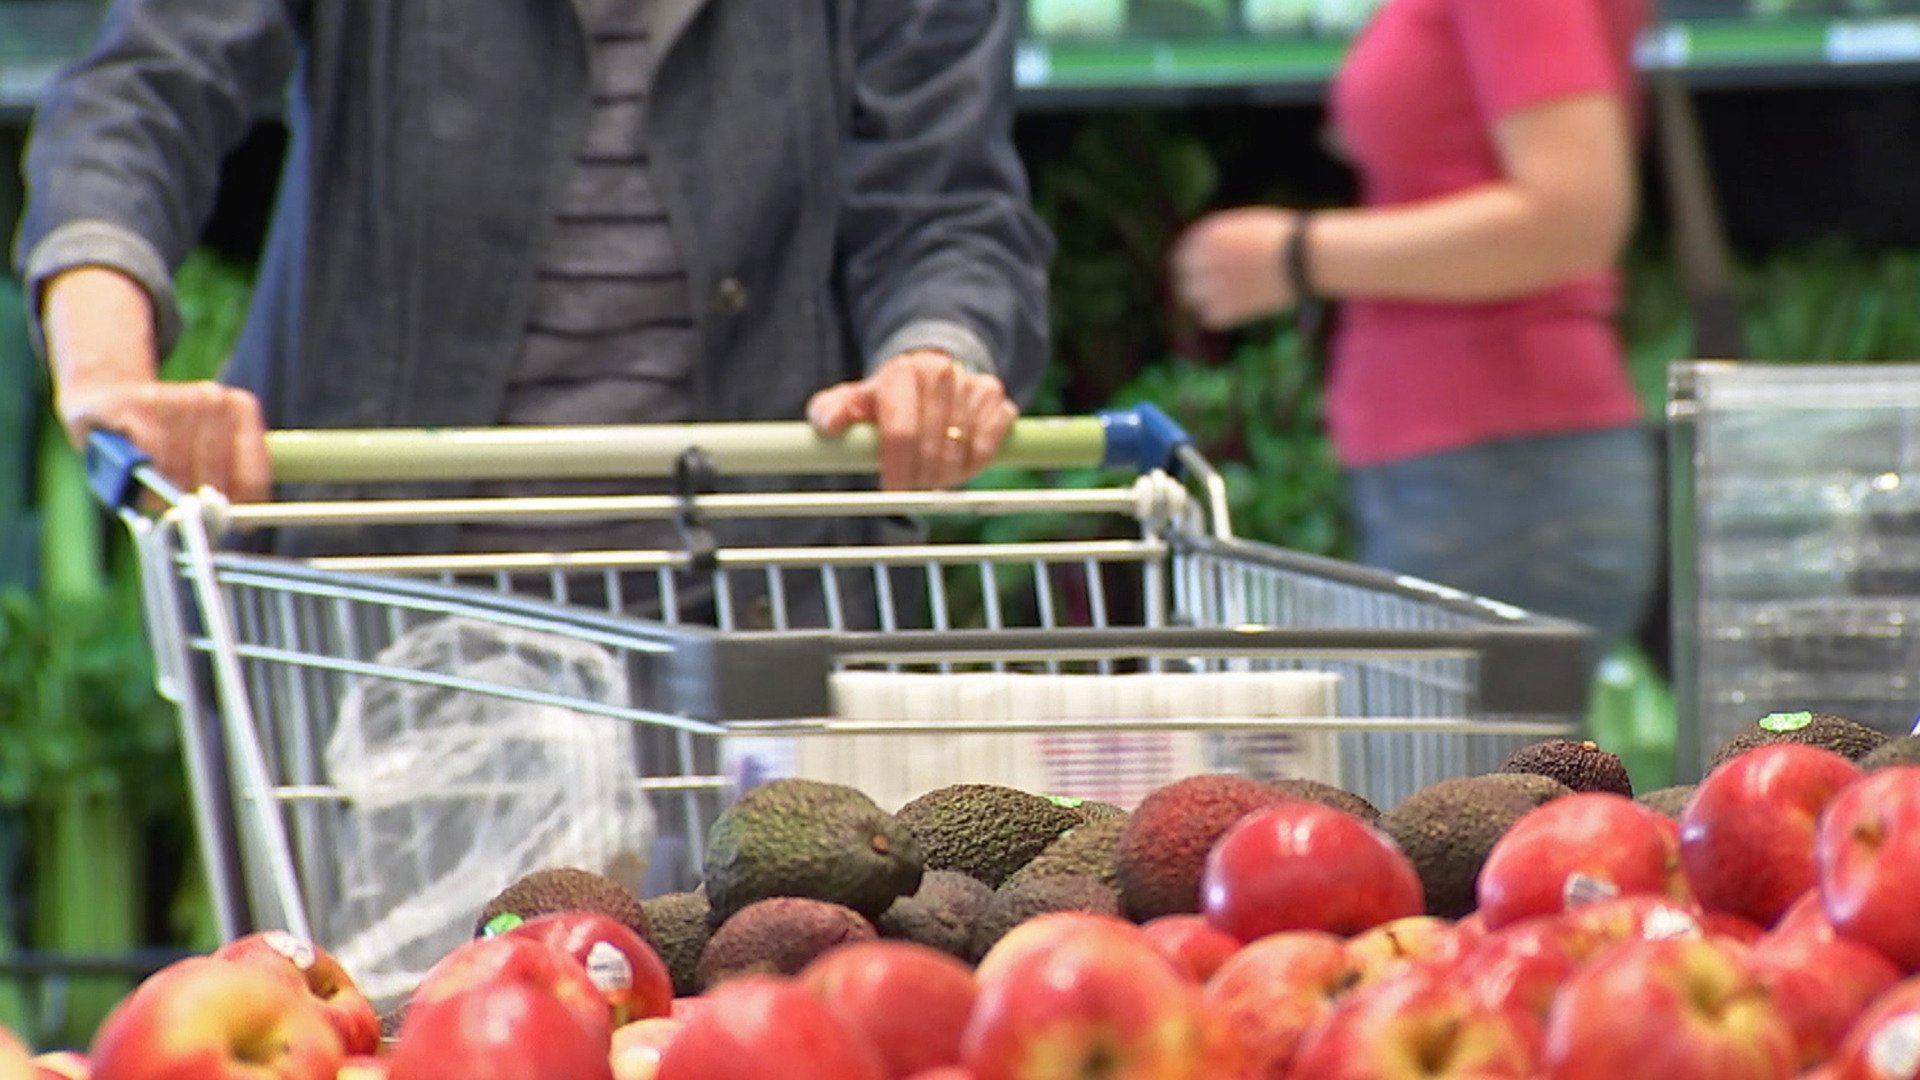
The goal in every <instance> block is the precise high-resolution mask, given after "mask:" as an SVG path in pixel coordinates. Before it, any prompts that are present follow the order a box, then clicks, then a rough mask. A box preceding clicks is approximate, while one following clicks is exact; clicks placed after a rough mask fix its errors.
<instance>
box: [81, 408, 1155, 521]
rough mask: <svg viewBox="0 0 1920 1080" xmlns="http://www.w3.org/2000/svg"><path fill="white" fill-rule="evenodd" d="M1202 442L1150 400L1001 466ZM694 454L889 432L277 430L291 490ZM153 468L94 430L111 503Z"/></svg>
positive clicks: (1005, 454) (749, 457) (790, 425)
mask: <svg viewBox="0 0 1920 1080" xmlns="http://www.w3.org/2000/svg"><path fill="white" fill-rule="evenodd" d="M1191 442H1192V439H1191V438H1189V437H1188V435H1187V433H1186V432H1185V431H1184V430H1182V429H1181V427H1180V425H1179V424H1177V423H1175V422H1174V421H1173V419H1172V418H1171V417H1169V416H1167V414H1166V413H1164V412H1162V411H1161V410H1160V409H1158V408H1157V407H1155V406H1153V405H1151V404H1144V403H1143V404H1139V405H1134V406H1131V407H1129V408H1125V409H1111V410H1106V411H1103V412H1099V413H1095V414H1094V415H1092V416H1071V417H1023V418H1022V419H1019V420H1016V421H1015V422H1014V424H1013V427H1012V429H1011V430H1010V431H1009V432H1008V434H1007V438H1006V441H1005V442H1004V443H1002V444H1001V447H1000V452H999V453H998V454H997V455H995V457H994V464H996V465H1003V466H1011V467H1017V468H1030V469H1068V468H1088V467H1093V466H1101V467H1104V468H1113V469H1131V470H1133V471H1135V472H1138V473H1148V472H1152V471H1154V470H1156V469H1167V470H1172V469H1173V468H1174V465H1175V460H1176V455H1177V454H1178V451H1179V450H1180V448H1181V447H1183V446H1187V445H1189V444H1190V443H1191ZM694 448H698V449H700V450H702V451H704V452H705V453H706V455H707V456H708V458H709V459H711V461H712V463H713V468H714V471H716V472H718V473H720V474H722V475H733V476H808V475H833V474H838V475H849V474H865V473H873V472H877V471H878V470H879V467H880V439H879V433H878V431H877V430H876V429H875V428H874V426H873V425H871V424H856V425H854V426H853V427H852V428H850V429H848V431H847V432H846V433H845V434H844V435H842V436H840V437H839V438H834V439H828V438H823V437H821V436H820V435H818V434H816V433H815V432H814V430H813V428H812V427H810V426H809V425H807V424H806V423H803V422H800V421H773V422H729V423H699V424H614V425H576V426H561V427H534V426H508V427H492V428H392V429H387V428H368V429H329V430H281V431H271V432H268V433H267V452H268V454H269V455H270V457H271V459H272V461H273V476H274V479H275V480H276V481H284V482H288V483H334V484H351V483H431V482H446V481H477V480H529V479H542V480H576V479H592V478H609V477H625V478H634V477H667V476H671V475H673V471H674V467H675V465H676V463H677V462H679V461H680V460H681V459H682V457H683V456H684V455H685V454H686V452H687V451H688V450H690V449H694ZM150 465H151V459H149V458H148V457H147V455H146V454H145V453H143V452H142V451H141V450H140V449H139V448H138V447H137V446H135V445H134V444H133V443H132V441H131V440H129V439H127V438H126V437H125V436H123V435H120V434H118V433H116V432H111V431H95V432H94V433H93V434H92V435H90V436H89V437H88V439H87V472H88V476H89V479H90V481H91V483H92V485H93V489H94V493H95V494H96V495H97V496H98V497H99V498H100V500H101V501H102V502H103V503H105V504H107V505H108V506H111V507H115V508H122V509H124V508H126V507H127V506H129V505H130V504H131V503H132V501H133V499H134V498H135V497H137V496H138V494H139V492H140V489H141V488H142V487H143V486H145V487H151V486H152V484H151V481H153V480H157V479H158V477H157V476H154V475H153V472H152V469H151V468H150ZM143 472H144V473H145V475H144V476H143V475H142V473H143Z"/></svg>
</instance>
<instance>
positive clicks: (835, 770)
mask: <svg viewBox="0 0 1920 1080" xmlns="http://www.w3.org/2000/svg"><path fill="white" fill-rule="evenodd" d="M269 438H270V449H271V450H272V452H273V456H274V462H275V471H276V477H277V478H278V479H279V480H282V481H288V482H293V483H301V484H306V483H315V482H319V481H322V480H325V481H330V482H335V483H338V484H341V485H346V486H345V487H343V488H342V489H340V490H343V491H345V492H346V493H347V494H349V495H350V496H354V497H347V498H325V499H310V500H304V501H298V502H292V501H284V502H278V503H274V504H266V505H229V504H228V503H226V501H225V500H223V499H221V498H220V497H219V496H218V494H217V493H213V492H199V493H188V492H181V491H177V490H173V489H171V488H170V487H169V486H168V485H167V484H166V483H165V482H164V481H163V480H161V479H160V478H159V477H158V476H157V475H156V474H155V473H154V472H153V471H152V470H151V469H149V468H147V467H146V465H145V463H144V462H143V461H142V460H141V459H140V458H139V457H138V455H137V454H136V453H134V452H133V451H132V450H131V448H130V447H129V446H128V445H127V444H125V443H124V441H122V440H118V439H116V438H114V437H111V436H107V437H103V438H97V439H96V440H95V442H94V444H93V446H91V447H90V448H89V449H90V465H91V466H92V468H93V472H94V476H95V480H96V487H97V489H98V490H99V492H100V494H101V497H102V498H103V499H104V500H106V501H107V502H109V503H110V504H112V505H114V506H116V507H120V508H121V516H122V517H123V519H124V520H125V521H126V522H127V523H128V525H129V527H130V528H131V529H132V530H133V533H134V536H135V537H136V540H137V543H138V546H139V550H140V553H141V564H142V566H143V569H144V575H143V577H144V585H145V606H146V613H147V619H148V630H149V635H150V638H151V642H152V645H153V649H154V654H155V658H156V662H157V667H158V672H159V682H160V686H161V689H162V691H163V693H164V694H165V695H166V696H167V697H169V698H170V699H171V700H172V701H174V702H176V703H178V705H179V708H180V722H181V728H180V730H181V734H182V741H183V750H184V756H185V762H186V767H187V770H188V774H189V779H190V781H191V785H190V786H191V790H192V793H193V798H194V800H195V807H194V809H195V820H196V824H197V828H198V831H199V836H198V840H199V842H200V847H201V849H202V852H203V854H204V857H205V859H206V861H207V864H208V870H209V874H210V878H211V884H212V891H213V896H214V900H215V907H216V910H217V914H218V917H219V921H220V924H221V927H222V929H223V930H224V931H225V932H226V933H228V934H229V935H232V934H238V933H241V932H245V931H247V930H250V929H255V928H264V927H270V926H271V927H283V928H286V929H289V930H292V931H293V932H295V933H299V934H303V935H305V936H308V937H311V938H313V939H315V940H318V941H321V942H324V943H326V944H327V945H328V947H329V948H331V949H333V950H334V951H335V952H336V953H338V954H340V956H341V959H342V961H343V962H344V963H346V964H347V967H348V970H349V971H351V972H352V973H353V974H354V976H355V977H356V979H357V980H359V981H360V982H361V983H362V984H363V985H364V986H365V987H366V988H367V989H368V991H369V993H370V994H371V995H372V996H375V997H376V998H377V999H378V998H380V997H382V996H383V995H385V996H391V995H394V994H398V993H403V992H404V991H405V990H406V989H407V988H408V987H410V986H411V984H412V983H411V980H413V979H414V978H417V976H418V974H419V973H420V972H421V971H423V970H424V968H425V966H426V965H429V964H430V963H431V962H432V961H433V960H434V959H436V958H437V957H438V956H439V955H441V954H443V953H444V951H445V949H446V948H448V947H450V946H451V944H452V943H455V942H457V941H458V940H460V939H462V938H464V937H466V936H468V935H469V934H470V933H471V932H472V919H473V917H474V915H475V914H477V912H478V910H479V908H480V906H481V904H482V902H483V901H484V900H485V899H486V898H487V897H488V896H490V895H492V894H493V893H495V892H497V891H498V890H499V889H500V888H502V887H504V885H505V884H506V883H507V882H509V881H511V880H512V879H513V878H514V877H517V876H518V875H519V874H520V873H522V872H525V871H526V870H527V869H528V868H530V867H533V866H537V865H553V864H559V863H565V864H572V865H585V866H590V867H592V868H594V869H597V870H599V871H601V872H603V873H607V874H609V875H610V876H615V877H616V878H618V879H620V880H622V881H624V882H626V883H627V884H629V885H631V886H632V887H633V888H635V889H636V890H639V891H643V892H650V893H651V892H661V891H667V890H671V889H676V888H688V887H691V886H692V884H693V883H694V882H696V881H697V880H698V874H699V862H700V856H701V851H702V847H703V839H704V831H703V830H704V828H705V826H706V825H707V824H708V823H709V822H710V821H711V820H712V818H713V816H714V815H715V814H717V813H718V811H719V810H720V808H721V807H722V806H723V805H724V803H725V801H726V800H727V799H728V798H730V797H731V796H732V795H733V794H735V793H737V791H739V790H740V789H741V788H742V787H743V786H745V785H748V784H751V783H753V782H755V781H756V780H757V779H760V778H764V777H767V776H776V775H802V776H809V777H813V778H817V779H828V780H836V781H841V782H846V783H850V784H853V785H854V786H857V787H860V788H861V789H862V790H864V791H867V792H868V793H869V794H871V795H873V796H874V797H875V799H876V800H877V801H879V802H881V804H882V805H885V806H889V808H892V807H893V806H897V805H898V804H899V803H900V802H901V801H903V800H904V799H906V798H910V797H912V796H913V795H915V794H918V793H920V792H922V791H925V790H928V789H930V788H932V787H935V786H939V785H940V784H944V783H954V782H995V783H1009V784H1013V785H1015V786H1022V787H1025V788H1027V789H1029V790H1036V791H1041V792H1045V793H1048V794H1053V795H1059V796H1070V797H1079V798H1096V799H1101V800H1103V801H1109V802H1115V803H1120V804H1123V805H1125V804H1128V803H1130V802H1131V801H1133V800H1135V799H1137V798H1138V797H1139V796H1140V795H1141V794H1143V793H1144V792H1145V791H1146V790H1148V789H1150V788H1151V787H1153V786H1156V785H1157V784H1160V783H1164V782H1167V781H1169V780H1172V779H1175V778H1177V777H1178V776H1180V775H1186V774H1190V773H1193V772H1203V771H1234V772H1243V773H1248V774H1251V775H1256V776H1267V777H1278V776H1283V775H1295V776H1308V777H1312V778H1315V779H1320V780H1324V781H1327V782H1331V783H1335V784H1338V785H1340V786H1343V787H1346V788H1348V789H1349V790H1352V791H1355V792H1357V793H1359V794H1361V795H1363V796H1365V797H1367V798H1368V799H1370V800H1372V801H1373V802H1374V803H1375V804H1376V805H1379V806H1382V807H1383V808H1384V807H1387V806H1391V805H1392V804H1394V803H1395V802H1397V801H1398V800H1399V799H1400V798H1402V797H1404V796H1405V795H1407V794H1408V793H1410V792H1412V791H1413V790H1415V789H1417V788H1419V787H1421V786H1423V785H1425V784H1428V783H1432V782H1434V781H1436V780H1440V779H1443V778H1446V777H1450V776H1457V775H1468V774H1473V773H1478V772H1486V771H1490V770H1492V769H1494V768H1496V767H1497V766H1498V764H1499V763H1500V761H1501V759H1502V758H1503V757H1504V756H1505V755H1506V754H1507V753H1508V752H1509V751H1510V750H1511V749H1512V748H1513V747H1514V746H1516V745H1519V744H1521V743H1523V742H1526V741H1531V740H1535V739H1540V738H1547V737H1558V736H1565V735H1568V734H1570V733H1572V732H1574V731H1576V730H1577V729H1578V725H1579V723H1580V718H1581V715H1582V712H1583V710H1584V708H1585V704H1586V692H1587V691H1586V687H1587V670H1588V669H1587V664H1588V657H1587V650H1588V646H1589V641H1590V635H1589V634H1588V632H1587V631H1586V630H1585V629H1584V628H1582V627H1579V626H1577V625H1576V624H1572V623H1567V622H1562V621H1558V620H1553V619H1547V618H1542V617H1538V616H1534V615H1531V614H1529V613H1527V612H1523V611H1520V610H1517V609H1514V608H1512V607H1510V606H1507V605H1503V604H1499V603H1496V602H1492V601H1489V600H1485V599H1482V598H1478V597H1474V596H1469V595H1465V594H1463V593H1460V592H1458V591H1456V590H1452V589H1448V588H1445V587H1442V586H1439V585H1435V584H1432V583H1428V582H1424V581H1419V580H1415V579H1410V578H1406V577H1399V576H1394V575H1390V574H1385V573H1381V572H1377V571H1374V570H1370V569H1367V568H1363V567H1359V566H1355V565H1351V564H1347V563H1343V562H1338V561H1334V560H1329V559H1325V558H1318V557H1312V556H1308V555H1304V554H1300V553H1295V552H1290V551H1285V550H1280V549H1277V548H1274V547H1271V546H1267V545H1262V544H1256V543H1249V542H1247V541H1244V540H1240V539H1236V538H1235V537H1234V535H1233V532H1232V529H1231V526H1230V522H1229V520H1228V513H1227V499H1226V491H1225V488H1224V485H1223V482H1222V480H1221V478H1220V476H1219V475H1218V474H1217V473H1216V472H1215V471H1214V470H1213V469H1212V468H1210V467H1209V466H1208V464H1207V462H1206V461H1205V460H1204V459H1203V458H1202V457H1201V456H1200V455H1199V454H1198V453H1197V452H1195V451H1194V449H1193V448H1192V447H1191V446H1190V445H1189V444H1188V442H1187V440H1186V438H1185V436H1184V434H1183V433H1181V432H1180V431H1179V430H1178V428H1177V427H1176V426H1175V425H1173V424H1172V423H1171V422H1170V421H1168V420H1167V419H1166V417H1165V416H1164V415H1162V414H1160V413H1158V412H1157V411H1156V410H1153V409H1151V408H1141V409H1135V410H1131V411H1126V412H1116V413H1110V414H1103V415H1101V416H1098V417H1075V418H1036V419H1027V420H1022V421H1020V422H1019V423H1018V424H1016V426H1015V428H1014V430H1013V432H1012V434H1011V435H1010V437H1009V438H1008V440H1007V442H1006V445H1005V447H1004V449H1003V452H1002V455H1001V457H1000V459H999V461H998V464H1001V465H1011V466H1020V467H1024V468H1026V469H1029V470H1040V471H1032V472H1028V473H1024V474H1019V475H1024V476H1051V475H1053V474H1052V473H1049V472H1046V471H1045V470H1058V469H1088V468H1090V467H1093V466H1102V465H1104V466H1106V467H1108V469H1109V470H1125V471H1128V472H1131V473H1132V476H1131V477H1126V476H1124V475H1120V474H1119V473H1118V472H1117V471H1116V472H1109V471H1101V472H1098V473H1091V472H1083V473H1076V474H1075V475H1098V476H1101V477H1107V476H1110V475H1119V476H1120V478H1119V479H1118V480H1116V481H1115V482H1114V483H1113V486H1106V487H1094V488H1077V487H1071V488H1070V487H1029V488H1026V489H1014V490H997V489H979V488H976V489H972V490H966V491H958V492H875V491H869V490H830V489H822V490H805V491H800V490H785V489H783V490H778V491H758V492H756V491H745V492H742V491H731V492H720V493H709V492H710V489H711V488H712V487H713V486H714V485H713V484H712V483H711V481H712V480H713V479H714V478H716V477H719V478H727V477H737V476H744V475H751V474H779V475H782V476H791V477H803V478H804V477H830V476H843V475H845V474H849V473H856V472H866V473H871V471H872V469H873V468H874V462H875V461H876V460H877V454H876V449H875V439H874V436H873V433H872V432H871V431H870V430H866V429H856V431H855V432H853V433H850V434H849V435H848V436H847V437H845V438H843V439H840V440H832V441H828V440H822V439H819V438H817V437H816V436H814V435H813V434H812V433H811V432H810V431H809V430H808V429H807V428H806V426H805V425H803V424H704V425H685V426H671V427H646V428H581V429H534V428H526V429H503V430H494V431H487V432H479V431H432V432H428V431H421V432H385V433H376V432H326V433H322V432H277V433H274V434H273V435H271V436H270V437H269ZM616 472H617V473H619V474H621V475H623V476H636V475H637V476H647V477H659V478H666V477H671V478H673V483H672V484H671V485H668V486H665V487H664V488H663V489H662V493H659V494H641V495H618V496H591V497H589V496H542V497H528V496H518V497H495V498H479V497H472V496H470V495H460V496H438V495H436V496H432V497H422V496H420V495H419V488H418V485H421V484H425V483H428V482H441V481H455V480H461V481H471V480H476V479H480V478H491V479H514V478H527V477H545V478H553V477H562V476H569V477H581V476H589V475H594V476H599V475H606V474H610V473H616ZM375 482H379V483H382V484H388V485H392V486H394V487H395V488H397V489H399V490H401V491H402V492H403V494H401V495H389V496H385V497H381V496H378V495H377V494H376V495H375V496H374V497H367V496H365V494H364V492H365V490H366V489H365V487H364V485H367V484H370V483H375ZM661 482H662V483H663V484H664V483H665V481H664V480H662V481H661ZM794 483H798V481H795V482H794ZM156 495H157V496H158V497H157V498H155V496H156ZM902 517H905V518H910V519H914V520H922V521H935V522H940V521H953V520H960V521H968V520H971V521H972V522H974V523H975V524H974V525H973V526H972V527H971V529H970V531H967V532H966V535H967V538H966V539H934V538H926V537H923V538H921V539H919V540H917V541H913V542H905V543H901V542H889V543H851V544H848V543H836V544H833V545H817V546H805V545H800V546H775V545H765V546H758V547H732V546H726V545H715V544H714V543H712V542H711V536H712V534H711V533H710V531H709V526H712V525H714V524H716V523H719V522H724V521H731V520H733V519H736V518H741V519H745V518H753V519H758V520H763V521H764V520H769V519H770V520H773V521H775V522H780V523H785V522H790V521H793V522H797V521H799V520H803V519H806V520H812V519H831V520H835V521H840V522H849V521H877V520H882V519H899V518H902ZM608 519H624V520H632V519H657V520H659V521H662V522H671V523H673V524H674V526H675V527H676V528H677V529H678V532H677V534H675V535H677V537H678V541H679V542H676V543H673V544H667V545H663V546H661V547H659V548H655V549H646V550H609V551H587V550H566V551H560V552H548V551H531V550H515V551H504V552H495V553H480V554H475V553H448V552H447V551H446V550H445V549H441V550H429V551H419V550H408V551H406V552H405V553H401V554H387V555H370V554H356V553H349V554H329V555H322V556H303V557H292V556H287V555H277V554H257V553H250V552H249V551H248V550H247V549H248V548H250V547H258V546H259V545H258V544H257V543H255V542H253V541H256V540H257V539H258V538H259V537H261V536H263V535H268V531H269V530H271V533H270V534H271V535H272V536H273V537H274V538H275V539H276V550H278V549H282V548H286V547H289V546H292V547H298V544H289V540H290V539H291V540H295V541H297V540H298V539H299V538H300V537H302V536H305V535H308V534H314V535H318V534H323V533H328V532H330V531H331V532H333V533H339V532H341V531H342V530H350V529H353V528H364V527H372V526H377V527H379V528H381V529H383V530H386V532H385V534H383V535H396V534H404V533H408V532H412V533H414V534H416V536H417V537H418V538H429V537H432V538H437V537H440V536H442V535H443V534H444V531H445V530H446V528H447V527H448V526H449V525H450V524H452V523H473V522H494V523H499V522H507V523H528V522H532V523H539V524H542V525H543V526H544V525H560V524H565V523H572V522H581V521H596V520H608ZM1021 523H1027V525H1026V527H1027V533H1026V534H1025V535H1024V536H1023V535H1019V534H1017V533H1011V534H1008V535H1003V536H1000V537H999V538H994V537H995V533H994V531H993V530H994V529H996V528H998V529H1000V530H1002V531H1006V530H1011V529H1014V528H1015V527H1016V526H1019V525H1020V524H1021ZM780 527H781V528H783V529H784V528H785V527H786V526H785V525H784V524H782V525H781V526H780ZM794 527H795V528H796V529H797V528H798V526H797V525H796V526H794ZM1035 530H1040V531H1042V532H1046V533H1050V537H1049V536H1042V537H1041V538H1038V539H1035V538H1032V534H1033V532H1034V531H1035ZM349 535H357V534H352V533H349ZM775 535H779V534H778V533H776V534H775ZM794 535H800V534H799V533H798V532H795V533H794ZM1062 537H1065V538H1062ZM640 593H645V594H647V599H646V601H645V603H644V604H643V603H640V602H638V601H636V596H637V595H639V594H640ZM696 597H697V598H698V606H699V607H700V608H701V610H699V611H696V610H695V606H696V605H695V599H696ZM636 611H644V612H645V614H644V616H643V615H639V614H635V612H636Z"/></svg>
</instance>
